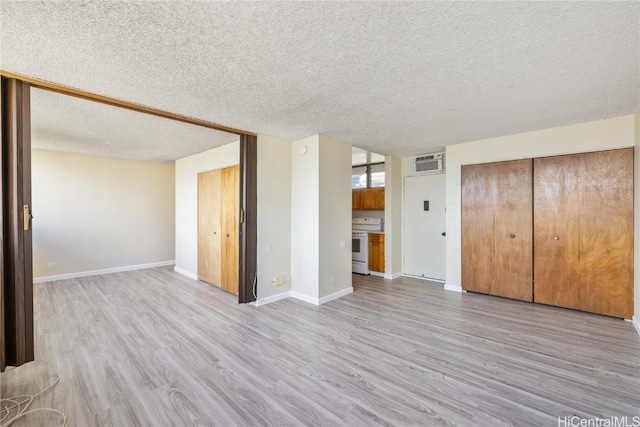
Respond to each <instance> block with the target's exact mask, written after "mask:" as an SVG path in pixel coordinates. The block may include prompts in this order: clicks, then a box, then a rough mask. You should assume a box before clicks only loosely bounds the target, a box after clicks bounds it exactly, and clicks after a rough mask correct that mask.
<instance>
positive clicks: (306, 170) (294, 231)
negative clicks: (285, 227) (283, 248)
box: [291, 135, 353, 304]
mask: <svg viewBox="0 0 640 427" xmlns="http://www.w3.org/2000/svg"><path fill="white" fill-rule="evenodd" d="M350 180H351V144H348V143H346V142H342V141H339V140H336V139H333V138H329V137H326V136H323V135H315V136H311V137H308V138H304V139H300V140H297V141H293V142H292V144H291V295H292V296H293V297H295V298H298V299H302V300H304V301H307V302H310V303H313V304H322V303H324V302H327V301H330V300H331V299H334V298H337V297H339V296H341V295H344V294H346V293H349V292H352V290H353V288H352V287H351V185H350V184H349V183H350ZM341 241H343V242H344V247H341V245H340V243H341ZM332 278H333V279H332Z"/></svg>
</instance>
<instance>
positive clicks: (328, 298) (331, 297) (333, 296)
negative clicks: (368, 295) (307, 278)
mask: <svg viewBox="0 0 640 427" xmlns="http://www.w3.org/2000/svg"><path fill="white" fill-rule="evenodd" d="M352 293H353V286H349V287H348V288H344V289H343V290H341V291H338V292H334V293H332V294H331V295H327V296H326V297H322V298H320V304H319V305H321V304H325V303H327V302H329V301H333V300H334V299H338V298H340V297H343V296H345V295H349V294H352Z"/></svg>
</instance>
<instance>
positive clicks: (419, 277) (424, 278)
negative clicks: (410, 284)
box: [402, 273, 444, 283]
mask: <svg viewBox="0 0 640 427" xmlns="http://www.w3.org/2000/svg"><path fill="white" fill-rule="evenodd" d="M402 275H403V276H406V277H412V278H414V279H420V280H427V281H429V282H436V283H444V280H442V279H434V278H433V277H424V276H414V275H413V274H404V273H403V274H402Z"/></svg>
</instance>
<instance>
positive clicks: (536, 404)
mask: <svg viewBox="0 0 640 427" xmlns="http://www.w3.org/2000/svg"><path fill="white" fill-rule="evenodd" d="M353 286H354V293H353V294H351V295H348V296H346V297H343V298H341V299H339V300H336V301H332V302H330V303H328V304H325V305H323V306H320V307H315V306H313V305H309V304H307V303H304V302H301V301H297V300H294V299H287V300H282V301H278V302H275V303H272V304H269V305H266V306H262V307H255V306H253V305H238V304H236V302H235V301H236V296H234V295H231V294H228V293H225V292H224V291H222V290H220V289H218V288H216V287H213V286H210V285H208V284H205V283H201V282H195V281H192V280H190V279H187V278H185V277H183V276H180V275H179V274H176V273H174V272H172V271H171V270H170V269H169V268H157V269H151V270H142V271H134V272H127V273H118V274H110V275H103V276H94V277H87V278H80V279H74V280H65V281H58V282H51V283H44V284H38V285H35V290H34V293H35V315H36V318H35V328H36V357H37V358H38V359H43V360H46V361H48V362H50V363H51V364H53V366H54V367H55V368H56V370H57V374H58V375H59V376H60V377H61V381H60V383H59V384H58V385H57V386H56V387H55V388H54V389H53V391H52V392H51V396H50V397H49V400H48V401H47V404H48V405H50V406H51V407H54V408H57V409H60V410H62V411H63V412H65V413H66V416H67V418H68V425H71V426H94V425H96V426H97V425H110V426H129V425H131V426H133V425H136V426H143V425H149V426H168V425H173V426H180V425H212V426H262V425H265V426H271V425H314V426H340V425H348V426H372V425H398V426H404V425H420V426H430V425H460V426H500V425H531V426H542V425H548V426H557V425H558V419H557V417H559V416H561V417H565V416H573V415H575V416H578V417H583V418H594V417H600V418H605V417H611V416H625V415H626V416H629V417H633V416H640V409H639V408H640V337H639V336H638V334H637V332H636V331H635V330H634V328H633V326H632V325H631V324H630V323H628V322H624V321H622V320H617V319H613V318H608V317H604V316H599V315H592V314H586V313H580V312H576V311H570V310H565V309H559V308H554V307H548V306H543V305H535V304H529V303H522V302H516V301H511V300H506V299H501V298H497V297H489V296H484V295H478V294H471V293H469V294H458V293H455V292H447V291H444V290H443V289H442V285H441V284H436V283H431V282H427V281H422V280H417V279H410V278H401V279H397V280H394V281H387V280H383V279H381V278H376V277H364V276H358V275H354V276H353ZM629 420H631V418H630V419H629Z"/></svg>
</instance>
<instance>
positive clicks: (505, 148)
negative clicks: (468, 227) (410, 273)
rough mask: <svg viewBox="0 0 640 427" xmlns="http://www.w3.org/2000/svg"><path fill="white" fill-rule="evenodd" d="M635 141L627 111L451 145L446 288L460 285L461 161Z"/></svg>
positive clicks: (616, 145) (609, 146)
mask: <svg viewBox="0 0 640 427" xmlns="http://www.w3.org/2000/svg"><path fill="white" fill-rule="evenodd" d="M633 145H634V116H633V115H628V116H623V117H616V118H612V119H607V120H599V121H595V122H588V123H582V124H578V125H572V126H563V127H558V128H552V129H545V130H541V131H537V132H529V133H523V134H518V135H510V136H504V137H500V138H493V139H486V140H482V141H474V142H469V143H465V144H458V145H451V146H448V147H447V151H446V158H447V159H446V161H447V190H446V191H447V194H446V208H447V225H446V231H447V243H446V244H447V254H446V255H447V262H446V264H447V269H446V285H445V288H446V289H451V290H460V289H461V235H460V230H461V216H460V213H461V211H460V200H461V193H460V190H461V189H460V170H461V166H462V165H464V164H473V163H488V162H496V161H504V160H514V159H522V158H531V157H544V156H554V155H562V154H570V153H582V152H589V151H600V150H608V149H615V148H625V147H632V146H633ZM636 154H637V153H636ZM636 212H637V211H636ZM636 216H637V213H636ZM636 236H638V235H636ZM636 239H637V237H636ZM636 271H640V270H638V268H637V263H636ZM636 307H637V306H636Z"/></svg>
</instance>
